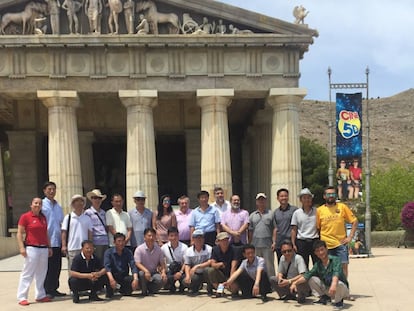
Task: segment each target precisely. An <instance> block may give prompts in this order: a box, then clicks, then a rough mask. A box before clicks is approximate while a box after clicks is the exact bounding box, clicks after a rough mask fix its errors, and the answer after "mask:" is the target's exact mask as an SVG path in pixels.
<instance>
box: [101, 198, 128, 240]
mask: <svg viewBox="0 0 414 311" xmlns="http://www.w3.org/2000/svg"><path fill="white" fill-rule="evenodd" d="M111 203H112V208H111V209H110V210H108V211H107V212H106V223H107V225H108V237H109V243H110V246H114V235H115V233H117V232H120V233H122V234H124V235H125V243H126V245H127V247H129V246H130V245H131V242H130V240H131V235H132V224H131V219H130V218H129V214H128V213H127V212H125V211H124V210H123V209H122V208H123V206H124V198H123V197H122V195H120V194H119V193H116V194H113V195H112V199H111Z"/></svg>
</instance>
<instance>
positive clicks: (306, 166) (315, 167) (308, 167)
mask: <svg viewBox="0 0 414 311" xmlns="http://www.w3.org/2000/svg"><path fill="white" fill-rule="evenodd" d="M300 150H301V165H302V185H303V187H307V188H309V189H310V190H311V191H312V193H313V194H314V195H315V198H314V203H315V204H317V205H319V204H322V203H324V200H323V191H324V189H325V187H326V186H327V184H328V160H329V155H328V151H327V150H326V149H325V148H324V147H322V146H321V145H319V144H318V143H317V142H316V141H315V140H310V139H308V138H305V137H301V138H300Z"/></svg>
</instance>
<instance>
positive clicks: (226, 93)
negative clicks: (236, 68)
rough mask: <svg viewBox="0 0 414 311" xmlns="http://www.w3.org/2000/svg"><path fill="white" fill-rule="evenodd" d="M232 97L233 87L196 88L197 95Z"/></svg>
mask: <svg viewBox="0 0 414 311" xmlns="http://www.w3.org/2000/svg"><path fill="white" fill-rule="evenodd" d="M216 96H217V97H234V89H198V90H197V97H216Z"/></svg>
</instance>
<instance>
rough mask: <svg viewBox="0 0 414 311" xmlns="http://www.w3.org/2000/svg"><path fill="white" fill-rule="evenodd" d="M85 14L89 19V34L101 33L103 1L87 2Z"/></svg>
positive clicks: (86, 0) (90, 0)
mask: <svg viewBox="0 0 414 311" xmlns="http://www.w3.org/2000/svg"><path fill="white" fill-rule="evenodd" d="M85 14H86V15H87V16H88V19H89V32H90V33H100V32H101V18H102V0H85Z"/></svg>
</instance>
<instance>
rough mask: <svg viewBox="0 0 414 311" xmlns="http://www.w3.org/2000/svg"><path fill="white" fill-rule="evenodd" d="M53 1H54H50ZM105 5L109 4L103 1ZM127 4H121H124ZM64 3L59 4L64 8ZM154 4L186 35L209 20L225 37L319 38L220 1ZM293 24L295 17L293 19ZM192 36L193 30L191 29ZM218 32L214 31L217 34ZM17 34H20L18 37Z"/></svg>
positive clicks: (6, 1) (162, 30) (84, 29)
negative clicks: (173, 17)
mask: <svg viewBox="0 0 414 311" xmlns="http://www.w3.org/2000/svg"><path fill="white" fill-rule="evenodd" d="M32 1H34V2H38V3H44V4H46V3H47V2H48V1H46V0H32ZM50 1H53V0H50ZM73 1H77V2H79V3H84V2H85V1H84V0H83V1H82V0H73ZM103 1H104V3H106V2H107V1H108V0H103ZM125 1H126V0H123V1H122V2H123V3H125ZM133 1H134V3H135V7H136V8H137V7H138V5H139V3H143V2H145V1H147V0H143V1H142V0H133ZM29 2H30V1H28V0H0V15H1V16H4V14H6V13H14V12H21V11H23V9H24V7H25V6H26V4H28V3H29ZM62 2H63V0H60V3H61V4H62ZM153 3H155V5H156V8H157V10H158V12H159V13H162V14H164V15H167V14H173V15H176V16H177V18H178V23H179V26H180V28H181V29H180V30H179V33H185V31H186V27H185V26H186V25H188V26H191V27H198V26H200V25H202V24H203V20H205V19H206V20H208V22H209V23H211V24H213V25H214V27H217V25H218V24H219V21H220V20H221V21H222V23H223V25H225V28H226V34H232V31H231V29H230V27H231V26H230V25H232V26H233V28H236V29H238V30H240V31H239V34H247V35H248V34H251V33H253V34H278V35H282V36H283V35H286V36H292V35H302V36H308V37H314V36H318V32H317V31H316V30H315V29H311V28H308V27H307V26H306V25H299V24H294V23H290V22H287V21H283V20H280V19H277V18H274V17H270V16H266V15H263V14H259V13H256V12H252V11H248V10H245V9H242V8H239V7H236V6H232V5H229V4H224V3H221V2H219V1H213V0H153ZM105 10H106V11H108V9H107V8H104V12H103V15H105V14H108V12H105ZM147 12H148V11H144V12H135V17H134V18H135V23H134V27H136V26H137V24H138V23H139V18H138V17H139V14H140V13H147ZM78 16H79V19H80V23H81V27H80V28H81V30H80V33H81V34H87V33H88V27H89V26H88V18H87V16H86V15H85V10H84V9H83V8H82V9H80V10H79V12H78ZM60 17H61V18H60V24H61V27H60V28H61V30H60V31H61V33H60V34H68V33H69V31H68V26H67V17H66V11H64V10H63V9H61V10H60ZM292 20H293V17H292ZM119 23H120V31H119V34H126V33H127V31H126V26H125V24H126V23H125V17H124V14H123V13H121V14H119ZM168 27H169V26H167V24H165V25H160V27H159V34H168V33H170V32H169V30H168ZM190 30H191V32H192V31H193V30H194V29H190ZM50 31H51V30H50V26H49V29H48V32H47V34H49V33H50ZM216 32H217V31H216V30H215V31H214V33H216ZM101 33H102V34H106V33H109V30H108V27H107V19H106V18H105V16H103V18H102V32H101ZM17 34H18V33H17Z"/></svg>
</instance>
